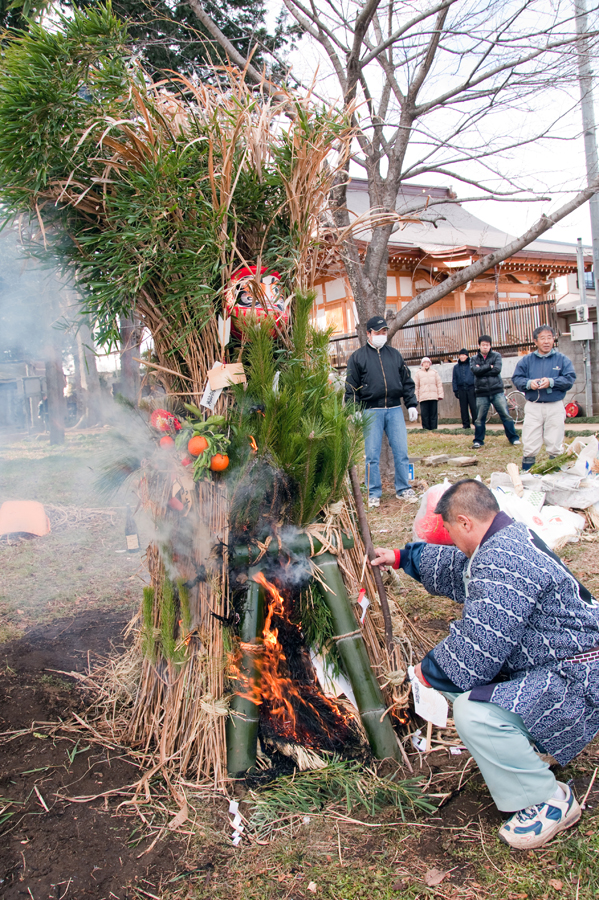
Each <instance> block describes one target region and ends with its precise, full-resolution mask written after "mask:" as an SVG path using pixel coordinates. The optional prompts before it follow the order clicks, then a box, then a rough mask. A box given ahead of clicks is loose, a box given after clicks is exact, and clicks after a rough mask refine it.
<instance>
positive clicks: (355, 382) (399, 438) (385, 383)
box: [345, 316, 418, 507]
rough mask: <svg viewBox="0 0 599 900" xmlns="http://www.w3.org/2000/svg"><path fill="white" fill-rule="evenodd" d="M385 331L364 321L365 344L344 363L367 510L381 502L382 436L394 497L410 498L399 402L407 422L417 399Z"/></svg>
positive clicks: (376, 320)
mask: <svg viewBox="0 0 599 900" xmlns="http://www.w3.org/2000/svg"><path fill="white" fill-rule="evenodd" d="M388 330H389V326H388V325H387V323H386V322H385V320H384V319H383V317H382V316H372V318H370V319H369V320H368V322H367V323H366V334H367V341H366V343H365V344H364V346H363V347H360V349H359V350H356V351H355V353H352V355H351V356H350V358H349V359H348V361H347V373H346V376H345V377H346V381H345V402H346V403H350V402H351V403H355V404H357V405H359V406H361V407H362V408H363V409H364V419H365V432H364V448H365V452H366V484H367V486H368V506H369V507H376V506H379V505H380V502H381V494H382V483H381V470H380V458H381V447H382V445H383V432H385V433H386V435H387V438H388V440H389V445H390V447H391V451H392V453H393V462H394V463H395V495H396V497H397V498H398V499H400V500H407V499H410V498H412V497H415V496H416V494H415V491H413V490H412V488H411V487H410V484H409V481H408V472H409V470H408V435H407V431H406V423H405V421H404V416H403V412H402V409H401V401H402V400H403V402H404V404H405V406H406V407H407V409H408V416H409V419H410V422H415V421H416V419H417V418H418V410H417V406H418V401H417V400H416V394H415V391H414V382H413V381H412V376H411V375H410V370H409V369H408V367H407V366H406V364H405V363H404V361H403V357H402V355H401V353H400V352H399V350H396V349H395V347H391V346H389V344H388V343H387V332H388Z"/></svg>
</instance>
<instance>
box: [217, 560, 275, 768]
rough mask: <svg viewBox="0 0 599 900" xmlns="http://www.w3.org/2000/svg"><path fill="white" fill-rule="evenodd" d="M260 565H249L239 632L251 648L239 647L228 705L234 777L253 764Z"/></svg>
mask: <svg viewBox="0 0 599 900" xmlns="http://www.w3.org/2000/svg"><path fill="white" fill-rule="evenodd" d="M260 568H261V567H260V566H252V567H251V568H250V569H249V572H248V592H247V599H246V604H245V609H244V612H243V616H242V619H241V623H240V628H239V636H240V638H241V641H242V643H243V644H247V645H248V646H250V647H251V649H249V650H244V649H243V648H242V652H241V661H240V664H239V669H240V677H239V680H238V682H237V685H236V690H237V692H236V693H235V694H234V696H233V698H232V700H231V703H230V706H229V718H228V719H227V726H226V739H227V771H228V773H229V775H231V777H233V778H239V777H241V776H242V775H245V773H246V772H247V771H249V770H250V769H252V768H253V767H254V766H255V765H256V754H257V748H258V725H259V722H260V707H259V706H258V705H257V704H256V703H255V702H254V701H253V700H251V699H250V696H252V695H257V693H258V690H257V689H258V683H259V673H258V666H257V660H258V653H259V649H260V648H261V646H262V631H263V628H264V607H265V603H264V588H263V587H262V586H261V585H259V584H257V583H256V582H255V581H254V576H255V575H257V573H258V572H259V571H260ZM254 648H255V649H254ZM242 695H243V696H242Z"/></svg>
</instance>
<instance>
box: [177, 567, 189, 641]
mask: <svg viewBox="0 0 599 900" xmlns="http://www.w3.org/2000/svg"><path fill="white" fill-rule="evenodd" d="M177 587H178V589H179V605H180V606H181V625H182V632H183V634H186V635H187V634H189V632H190V631H191V609H190V607H189V591H188V590H187V587H186V586H185V582H184V581H183V579H182V578H179V579H178V581H177Z"/></svg>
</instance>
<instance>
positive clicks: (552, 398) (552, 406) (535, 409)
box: [512, 325, 576, 471]
mask: <svg viewBox="0 0 599 900" xmlns="http://www.w3.org/2000/svg"><path fill="white" fill-rule="evenodd" d="M532 338H533V341H534V342H535V345H536V348H537V349H536V350H534V351H533V352H532V353H529V354H528V355H527V356H523V357H522V359H521V360H520V362H519V363H518V365H517V366H516V368H515V370H514V374H513V376H512V381H513V382H514V384H515V385H516V387H517V388H518V390H519V391H522V393H523V394H524V395H525V397H526V403H525V405H524V424H523V426H522V443H523V445H524V446H523V454H522V455H523V459H522V468H523V469H524V470H525V471H526V470H528V469H530V467H531V466H533V465H534V463H535V458H536V455H537V453H538V452H539V450H540V449H541V447H542V446H543V442H544V443H545V446H546V448H547V453H548V454H549V457H550V458H551V457H554V456H557V455H558V454H559V453H561V451H562V444H563V441H564V430H565V420H566V410H565V407H564V397H565V395H566V391H569V390H570V388H571V387H572V385H573V384H574V382H575V381H576V372H575V371H574V366H573V365H572V362H571V361H570V360H569V359H568V357H567V356H564V354H563V353H558V351H557V350H556V349H555V347H554V346H553V345H554V342H555V335H554V333H553V329H552V328H551V327H550V326H549V325H539V327H538V328H535V330H534V331H533V333H532Z"/></svg>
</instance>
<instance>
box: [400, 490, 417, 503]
mask: <svg viewBox="0 0 599 900" xmlns="http://www.w3.org/2000/svg"><path fill="white" fill-rule="evenodd" d="M395 496H396V498H397V499H398V500H413V499H414V497H415V496H416V491H415V490H413V489H412V488H406V489H405V491H398V492H397V494H396V495H395Z"/></svg>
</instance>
